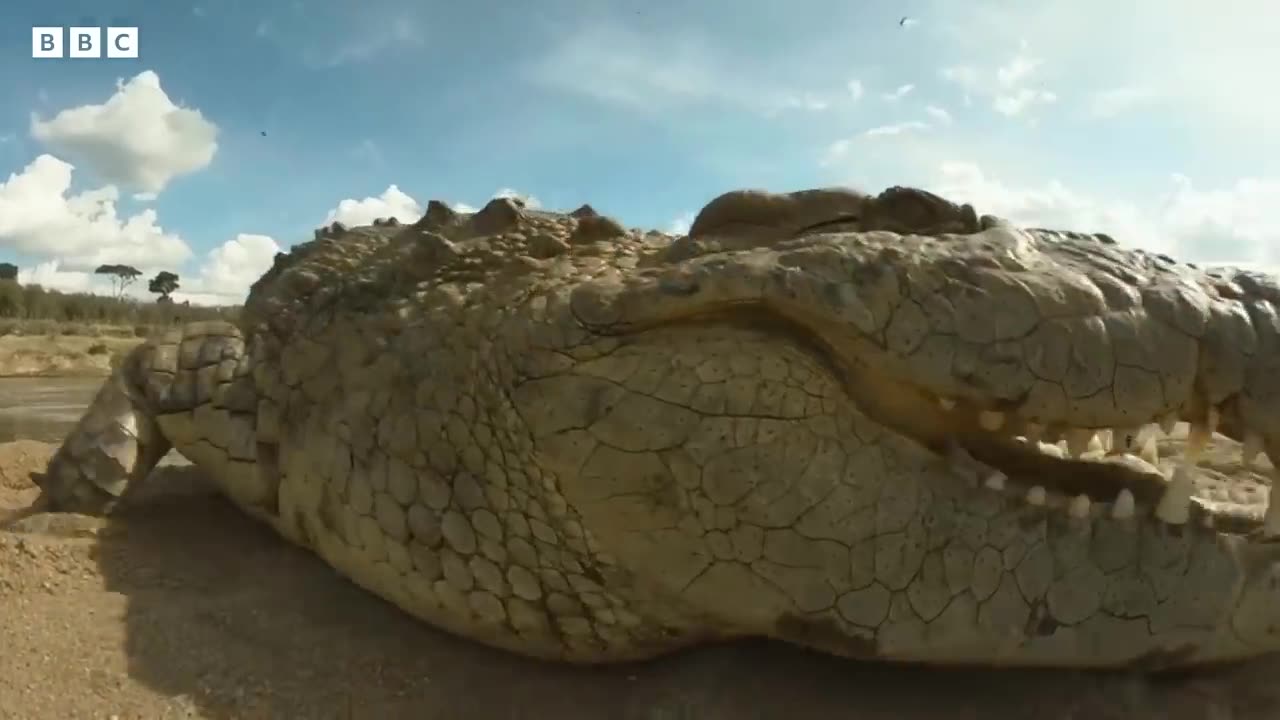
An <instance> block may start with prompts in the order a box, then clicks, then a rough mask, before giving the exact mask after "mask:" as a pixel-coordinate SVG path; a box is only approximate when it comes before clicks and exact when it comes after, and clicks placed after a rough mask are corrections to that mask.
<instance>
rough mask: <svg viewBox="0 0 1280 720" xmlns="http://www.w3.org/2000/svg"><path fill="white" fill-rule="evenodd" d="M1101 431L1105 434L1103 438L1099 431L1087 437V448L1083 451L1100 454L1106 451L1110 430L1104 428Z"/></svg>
mask: <svg viewBox="0 0 1280 720" xmlns="http://www.w3.org/2000/svg"><path fill="white" fill-rule="evenodd" d="M1103 432H1105V433H1106V434H1107V435H1106V437H1105V439H1104V436H1103V434H1102V433H1101V432H1099V433H1094V435H1093V437H1091V438H1089V449H1088V450H1086V451H1085V452H1090V453H1099V454H1101V453H1104V452H1106V451H1107V445H1108V444H1110V435H1111V431H1110V430H1104V431H1103Z"/></svg>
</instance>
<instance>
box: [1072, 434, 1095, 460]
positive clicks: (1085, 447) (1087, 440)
mask: <svg viewBox="0 0 1280 720" xmlns="http://www.w3.org/2000/svg"><path fill="white" fill-rule="evenodd" d="M1093 439H1094V434H1093V431H1092V430H1089V429H1087V428H1073V429H1071V430H1068V431H1067V454H1068V455H1070V456H1071V457H1080V456H1081V455H1083V454H1085V453H1086V452H1089V446H1090V444H1091V443H1093Z"/></svg>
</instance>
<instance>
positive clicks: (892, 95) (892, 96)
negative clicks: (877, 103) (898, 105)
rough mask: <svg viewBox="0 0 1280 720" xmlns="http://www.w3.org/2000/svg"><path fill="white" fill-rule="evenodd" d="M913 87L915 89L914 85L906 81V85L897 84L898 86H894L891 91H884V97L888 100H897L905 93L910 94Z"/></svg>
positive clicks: (905, 94) (904, 95)
mask: <svg viewBox="0 0 1280 720" xmlns="http://www.w3.org/2000/svg"><path fill="white" fill-rule="evenodd" d="M915 89H916V86H915V85H912V84H911V83H907V84H906V85H899V86H898V87H896V88H894V90H893V92H887V93H885V94H884V99H885V100H888V101H889V102H895V101H897V100H901V99H902V98H904V97H906V96H907V95H910V94H911V91H912V90H915Z"/></svg>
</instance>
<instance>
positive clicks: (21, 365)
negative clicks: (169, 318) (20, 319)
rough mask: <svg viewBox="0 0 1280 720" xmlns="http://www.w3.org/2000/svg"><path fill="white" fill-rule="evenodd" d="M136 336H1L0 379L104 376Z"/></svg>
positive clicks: (137, 340)
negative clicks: (114, 359) (114, 360)
mask: <svg viewBox="0 0 1280 720" xmlns="http://www.w3.org/2000/svg"><path fill="white" fill-rule="evenodd" d="M140 342H142V339H141V338H137V337H108V336H103V337H89V336H83V335H0V377H69V376H81V375H88V376H94V375H103V376H105V375H107V374H108V373H109V372H110V371H111V363H112V362H113V358H115V357H118V356H121V355H123V354H124V353H125V352H127V351H128V350H129V349H130V348H132V347H134V346H135V345H137V344H138V343H140Z"/></svg>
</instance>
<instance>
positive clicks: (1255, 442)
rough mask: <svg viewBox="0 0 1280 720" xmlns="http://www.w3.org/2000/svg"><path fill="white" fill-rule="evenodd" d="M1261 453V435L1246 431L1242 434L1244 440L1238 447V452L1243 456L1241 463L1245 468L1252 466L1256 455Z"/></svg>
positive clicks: (1256, 457)
mask: <svg viewBox="0 0 1280 720" xmlns="http://www.w3.org/2000/svg"><path fill="white" fill-rule="evenodd" d="M1261 453H1262V435H1260V434H1258V433H1256V432H1247V433H1245V434H1244V442H1243V443H1242V444H1241V447H1240V454H1241V455H1242V456H1243V463H1244V466H1245V467H1246V468H1252V467H1253V461H1254V460H1256V459H1258V455H1259V454H1261Z"/></svg>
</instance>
